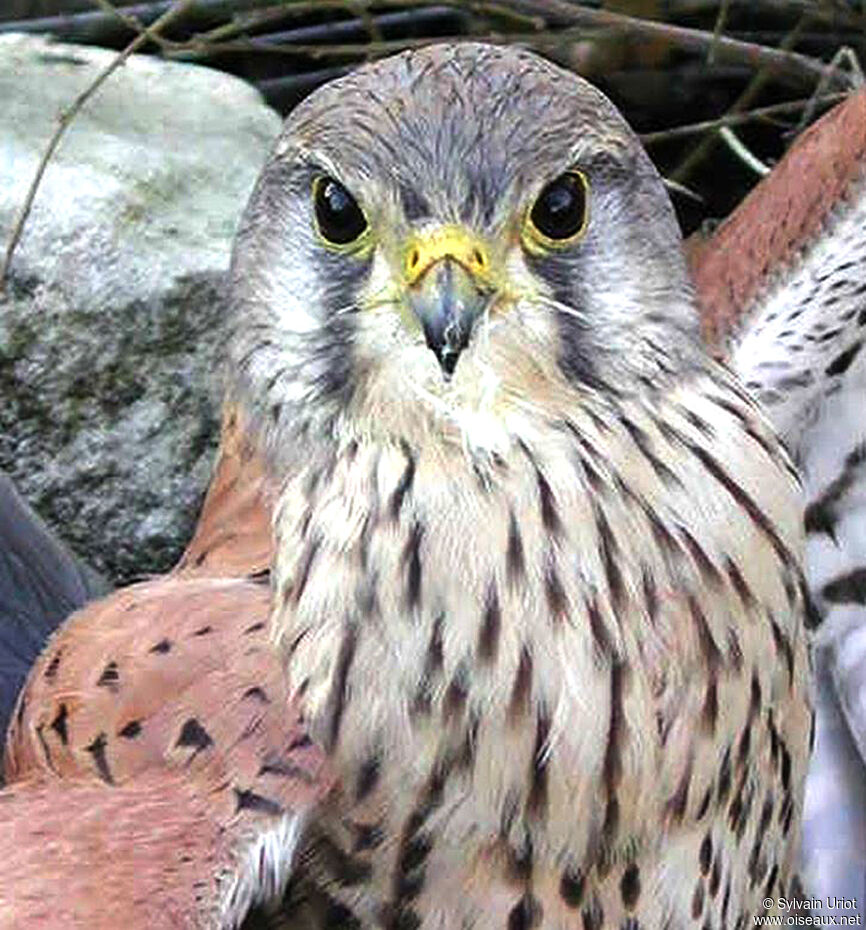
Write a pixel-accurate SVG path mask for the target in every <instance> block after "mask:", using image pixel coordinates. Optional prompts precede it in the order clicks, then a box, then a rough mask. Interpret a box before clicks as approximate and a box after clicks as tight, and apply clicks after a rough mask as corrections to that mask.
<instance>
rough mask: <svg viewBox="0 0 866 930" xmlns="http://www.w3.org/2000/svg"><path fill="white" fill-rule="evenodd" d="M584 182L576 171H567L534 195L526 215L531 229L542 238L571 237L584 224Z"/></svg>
mask: <svg viewBox="0 0 866 930" xmlns="http://www.w3.org/2000/svg"><path fill="white" fill-rule="evenodd" d="M587 191H588V184H587V180H586V178H585V177H584V176H583V175H582V174H581V173H580V172H578V171H567V172H566V173H565V174H561V175H560V176H559V177H558V178H555V179H554V180H553V181H551V182H550V184H548V185H547V186H546V187H545V188H544V189H543V190H542V191H541V193H540V194H539V195H538V199H537V200H536V201H535V203H534V204H533V207H532V211H531V213H530V214H529V219H530V221H531V222H532V225H533V226H534V227H535V229H536V230H537V231H538V232H540V233H541V235H542V236H544V237H545V238H546V239H551V240H553V241H554V242H562V241H563V240H566V239H572V238H574V236H576V235H577V234H578V233H579V232H582V231H583V228H584V226H585V225H586V200H587Z"/></svg>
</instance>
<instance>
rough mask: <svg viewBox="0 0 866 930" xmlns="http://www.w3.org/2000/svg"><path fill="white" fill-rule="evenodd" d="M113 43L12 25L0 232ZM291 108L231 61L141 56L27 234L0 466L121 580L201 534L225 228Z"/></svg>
mask: <svg viewBox="0 0 866 930" xmlns="http://www.w3.org/2000/svg"><path fill="white" fill-rule="evenodd" d="M114 55H115V53H114V52H110V51H106V50H103V49H95V48H85V47H82V46H71V45H60V44H56V43H52V42H50V41H47V40H45V39H42V38H36V37H32V36H20V35H6V36H0V242H2V243H4V244H5V242H6V241H7V239H8V237H9V235H10V233H11V230H12V226H13V223H14V220H15V217H16V216H17V213H18V211H19V209H20V206H21V203H22V201H23V200H24V197H25V194H26V191H27V187H28V186H29V184H30V181H31V178H32V177H33V173H34V171H35V169H36V166H37V163H38V160H39V158H40V156H41V154H42V152H43V151H44V149H45V146H46V144H47V142H48V139H49V137H50V135H51V132H52V130H53V129H54V127H55V126H56V120H57V118H58V116H59V114H60V113H61V112H62V111H63V110H64V109H65V108H67V107H68V106H69V105H70V103H71V102H72V101H73V100H74V99H75V98H76V96H77V95H78V94H79V93H80V92H81V91H82V90H83V89H84V88H85V87H86V86H87V85H88V84H89V83H90V82H91V81H92V80H93V78H94V77H95V76H96V75H97V74H98V73H99V72H100V71H101V70H102V69H103V68H105V67H106V66H107V65H108V64H109V63H110V62H111V60H112V59H113V57H114ZM279 126H280V118H279V116H278V115H277V114H276V113H274V112H273V111H272V110H270V109H268V108H267V107H266V106H265V105H264V104H263V103H262V101H261V99H260V97H259V96H258V94H257V92H256V91H255V90H254V89H252V88H251V87H249V86H248V85H246V84H244V83H243V82H242V81H239V80H238V79H236V78H233V77H230V76H227V75H225V74H221V73H219V72H215V71H211V70H209V69H206V68H201V67H197V66H194V65H187V64H178V63H170V62H163V61H159V60H157V59H153V58H148V57H144V56H133V57H132V58H130V59H129V60H128V62H127V63H126V64H125V65H124V66H123V67H122V68H120V69H119V70H118V71H116V72H115V73H114V74H113V75H112V76H111V77H110V78H109V79H108V81H106V83H105V84H104V85H103V86H102V88H100V90H99V91H97V93H96V95H95V96H94V97H93V98H92V99H91V100H90V101H89V102H88V103H87V104H86V105H85V108H84V109H83V110H82V111H81V112H80V113H79V114H78V115H77V116H76V118H75V120H74V121H73V123H72V124H71V126H70V128H69V129H68V131H67V133H66V135H65V137H64V139H63V141H62V142H61V144H60V147H59V149H58V150H57V152H56V153H55V155H54V157H53V158H52V160H51V162H50V163H49V165H48V168H47V171H46V173H45V176H44V178H43V181H42V185H41V187H40V189H39V192H38V194H37V198H36V201H35V203H34V207H33V212H32V214H31V216H30V218H29V220H28V223H27V225H26V227H25V232H24V236H23V238H22V240H21V243H20V244H19V247H18V250H17V252H16V254H15V258H14V261H13V264H12V268H11V276H10V281H9V284H8V287H7V290H6V294H5V296H4V297H0V468H3V469H5V470H6V471H7V472H8V473H9V475H10V476H11V477H12V478H13V480H14V481H15V483H16V485H17V486H18V488H19V490H20V491H21V493H22V494H23V495H24V497H25V498H26V499H27V500H28V501H29V502H30V503H31V504H32V505H33V506H34V507H35V508H36V510H37V511H38V512H39V514H40V515H41V516H42V517H43V518H44V519H45V521H46V522H47V524H48V525H49V527H50V528H52V529H53V530H55V531H56V532H57V533H58V534H59V535H60V537H61V538H63V539H64V540H65V541H66V542H67V543H68V544H69V545H70V546H71V548H72V549H73V550H74V551H75V552H77V553H78V554H79V555H80V556H82V557H83V558H84V559H85V560H87V561H88V562H89V563H90V564H91V565H93V566H94V567H96V568H97V569H98V570H100V571H101V572H103V573H104V574H105V575H106V577H108V578H110V579H111V580H113V581H115V582H119V581H126V580H129V579H131V578H133V577H139V576H141V575H144V574H148V573H152V572H160V571H164V570H166V569H168V568H169V567H170V566H171V565H172V563H173V562H174V561H175V560H176V558H177V556H178V555H179V553H180V551H181V550H182V548H183V546H184V544H185V543H186V541H187V540H188V538H189V535H190V532H191V529H192V526H193V523H194V521H195V517H196V515H197V511H198V508H199V506H200V503H201V498H202V494H203V492H204V490H205V488H206V484H207V480H208V477H209V474H210V469H211V467H212V462H213V454H214V450H215V447H216V443H217V438H218V437H217V430H218V408H219V398H218V390H219V387H218V384H217V383H216V378H215V377H214V373H215V371H216V369H217V360H218V355H219V351H220V348H221V339H222V335H223V333H222V321H223V319H224V318H225V302H224V301H225V294H224V275H225V272H226V269H227V267H228V261H229V255H230V249H231V240H232V237H233V235H234V230H235V225H236V223H237V220H238V218H239V216H240V213H241V211H242V209H243V207H244V204H245V202H246V199H247V197H248V195H249V192H250V190H251V188H252V185H253V183H254V181H255V178H256V175H257V174H258V171H259V168H260V167H261V164H262V162H263V160H264V157H265V155H266V153H267V151H268V149H269V147H270V145H271V143H272V141H273V139H274V137H275V136H276V134H277V132H278V130H279ZM4 247H5V246H4Z"/></svg>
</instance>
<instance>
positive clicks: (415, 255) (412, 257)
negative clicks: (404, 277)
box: [409, 248, 421, 271]
mask: <svg viewBox="0 0 866 930" xmlns="http://www.w3.org/2000/svg"><path fill="white" fill-rule="evenodd" d="M419 261H421V254H420V252H419V251H418V249H417V248H415V249H412V251H411V252H410V253H409V270H410V271H414V270H415V269H416V268H417V267H418V262H419Z"/></svg>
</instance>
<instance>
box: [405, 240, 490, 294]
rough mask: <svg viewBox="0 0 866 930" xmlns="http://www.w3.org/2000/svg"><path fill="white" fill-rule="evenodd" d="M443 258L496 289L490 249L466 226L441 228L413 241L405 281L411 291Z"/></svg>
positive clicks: (409, 244)
mask: <svg viewBox="0 0 866 930" xmlns="http://www.w3.org/2000/svg"><path fill="white" fill-rule="evenodd" d="M443 258H453V259H454V260H455V261H458V262H460V264H461V265H463V267H464V268H465V269H466V270H467V271H469V272H470V273H471V274H472V275H473V277H474V278H476V280H478V281H479V283H481V284H482V285H492V284H493V280H492V272H491V267H490V257H489V255H488V252H487V246H486V245H485V244H484V242H483V241H482V240H481V239H480V238H479V237H478V236H476V235H474V234H473V233H471V232H470V231H469V230H467V229H465V228H464V227H462V226H453V225H451V226H437V227H436V228H434V229H431V230H427V231H425V232H423V233H417V234H415V235H413V236H411V237H410V238H409V240H408V241H407V243H406V246H405V248H404V262H403V277H404V280H405V282H406V284H407V285H408V286H409V287H411V286H412V285H414V284H416V283H417V282H418V281H420V280H421V278H422V277H423V276H424V274H425V272H426V271H427V269H428V268H430V266H431V265H433V264H435V263H436V262H438V261H440V260H441V259H443Z"/></svg>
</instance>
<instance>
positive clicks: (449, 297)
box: [406, 227, 493, 379]
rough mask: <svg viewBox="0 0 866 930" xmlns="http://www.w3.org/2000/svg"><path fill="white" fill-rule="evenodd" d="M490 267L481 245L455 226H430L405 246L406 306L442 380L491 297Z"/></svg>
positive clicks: (450, 371) (457, 356)
mask: <svg viewBox="0 0 866 930" xmlns="http://www.w3.org/2000/svg"><path fill="white" fill-rule="evenodd" d="M488 268H489V262H488V260H487V253H486V250H485V249H484V247H483V245H482V244H481V243H479V242H478V241H477V240H475V239H474V237H472V236H470V234H469V233H468V232H466V231H464V230H463V229H460V228H459V227H450V228H449V227H446V228H445V229H439V230H434V231H433V233H431V234H428V235H427V236H426V237H424V238H422V239H419V240H418V241H417V242H416V243H415V244H414V245H412V246H411V247H410V249H409V252H408V255H407V261H406V278H407V283H408V285H409V287H408V292H407V296H408V303H409V307H410V308H411V310H412V313H413V314H414V316H415V318H416V319H417V321H418V323H419V324H420V325H421V329H422V330H423V332H424V338H425V339H426V341H427V345H428V347H429V348H430V349H431V350H432V351H433V353H434V354H435V355H436V358H437V359H438V360H439V365H440V366H441V368H442V372H443V374H444V375H445V378H446V379H448V378H450V377H451V375H452V374H453V372H454V368H455V367H456V365H457V360H458V359H459V358H460V353H461V352H462V351H463V350H464V349H465V348H466V346H467V345H468V343H469V338H470V336H471V335H472V329H473V326H474V324H475V321H476V320H477V319H478V318H479V317H480V316H481V315H482V314H483V313H484V310H485V308H486V307H487V305H488V302H489V300H490V296H491V293H492V290H493V289H492V288H491V286H490V284H489V280H488V277H489V272H488Z"/></svg>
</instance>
